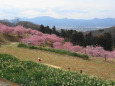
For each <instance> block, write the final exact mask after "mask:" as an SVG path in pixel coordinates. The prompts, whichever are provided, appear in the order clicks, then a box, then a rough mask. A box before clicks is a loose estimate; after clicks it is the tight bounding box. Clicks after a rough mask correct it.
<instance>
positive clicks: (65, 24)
mask: <svg viewBox="0 0 115 86" xmlns="http://www.w3.org/2000/svg"><path fill="white" fill-rule="evenodd" d="M21 20H23V21H31V22H33V23H36V24H43V25H46V26H47V25H48V26H50V27H52V26H56V27H57V28H64V29H76V30H85V31H87V30H96V29H99V28H107V27H111V26H115V19H114V18H104V19H98V18H94V19H89V20H85V19H68V18H63V19H57V18H53V17H49V16H40V17H35V18H22V19H21Z"/></svg>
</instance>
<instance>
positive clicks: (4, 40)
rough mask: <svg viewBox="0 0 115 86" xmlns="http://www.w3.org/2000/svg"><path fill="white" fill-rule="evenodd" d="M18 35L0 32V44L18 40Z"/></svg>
mask: <svg viewBox="0 0 115 86" xmlns="http://www.w3.org/2000/svg"><path fill="white" fill-rule="evenodd" d="M19 40H20V37H19V36H11V35H5V34H2V33H0V44H1V45H4V44H10V42H19Z"/></svg>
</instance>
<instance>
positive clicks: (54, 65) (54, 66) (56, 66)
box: [43, 63, 61, 69]
mask: <svg viewBox="0 0 115 86" xmlns="http://www.w3.org/2000/svg"><path fill="white" fill-rule="evenodd" d="M43 64H44V65H47V66H50V67H53V68H58V69H61V67H59V66H55V65H50V64H46V63H43Z"/></svg>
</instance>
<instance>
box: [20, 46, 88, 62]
mask: <svg viewBox="0 0 115 86" xmlns="http://www.w3.org/2000/svg"><path fill="white" fill-rule="evenodd" d="M20 45H23V46H20ZM25 46H26V47H28V48H29V49H39V50H44V51H51V52H55V53H59V54H67V55H70V56H76V57H80V58H83V59H86V60H88V59H89V56H88V55H84V54H78V53H75V52H70V51H67V50H59V49H53V48H49V47H42V46H38V47H37V46H31V45H28V46H27V45H26V44H19V45H18V47H25Z"/></svg>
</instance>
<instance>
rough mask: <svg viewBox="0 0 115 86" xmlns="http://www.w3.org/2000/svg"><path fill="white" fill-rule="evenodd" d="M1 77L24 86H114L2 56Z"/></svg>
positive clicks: (95, 79) (0, 57)
mask: <svg viewBox="0 0 115 86" xmlns="http://www.w3.org/2000/svg"><path fill="white" fill-rule="evenodd" d="M0 63H1V65H0V77H2V78H5V79H7V80H10V81H13V82H16V83H18V84H21V85H23V86H114V85H115V82H113V81H108V82H106V81H103V80H101V79H98V78H96V77H92V76H87V75H84V74H78V73H75V72H70V71H62V70H59V69H54V68H51V67H48V66H45V65H42V64H37V63H35V62H32V61H20V60H19V59H17V58H15V57H14V56H12V55H8V54H0Z"/></svg>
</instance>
